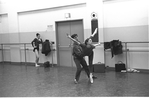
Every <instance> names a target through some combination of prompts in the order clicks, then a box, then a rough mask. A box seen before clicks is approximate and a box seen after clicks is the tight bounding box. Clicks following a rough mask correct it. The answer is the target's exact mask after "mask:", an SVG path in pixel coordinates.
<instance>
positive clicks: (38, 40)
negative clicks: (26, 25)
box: [31, 33, 42, 67]
mask: <svg viewBox="0 0 149 99" xmlns="http://www.w3.org/2000/svg"><path fill="white" fill-rule="evenodd" d="M31 43H32V46H33V48H34V49H33V52H34V53H35V57H36V59H35V67H39V66H40V65H38V62H39V47H40V44H42V39H41V38H40V34H39V33H37V34H36V38H35V39H34V40H33V41H32V42H31Z"/></svg>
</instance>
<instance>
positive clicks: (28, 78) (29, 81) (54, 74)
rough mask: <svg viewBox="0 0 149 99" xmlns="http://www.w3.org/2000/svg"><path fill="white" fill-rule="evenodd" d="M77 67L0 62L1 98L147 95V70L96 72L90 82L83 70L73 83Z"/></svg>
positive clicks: (148, 75)
mask: <svg viewBox="0 0 149 99" xmlns="http://www.w3.org/2000/svg"><path fill="white" fill-rule="evenodd" d="M75 72H76V68H73V67H60V66H56V67H51V68H44V67H39V68H37V67H34V66H25V65H11V64H0V97H113V96H114V97H117V96H120V97H140V96H141V97H142V96H143V97H148V96H149V73H141V72H140V73H116V72H115V71H106V73H95V74H94V75H95V76H97V77H98V78H97V79H95V80H94V83H93V84H90V82H89V80H88V78H87V76H86V74H85V72H84V71H82V73H81V77H80V80H79V83H78V84H74V81H73V80H74V75H75Z"/></svg>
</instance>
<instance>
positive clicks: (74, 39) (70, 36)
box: [67, 34, 80, 44]
mask: <svg viewBox="0 0 149 99" xmlns="http://www.w3.org/2000/svg"><path fill="white" fill-rule="evenodd" d="M67 37H68V38H69V39H70V40H72V41H74V42H76V43H78V44H80V42H78V41H77V40H75V39H73V38H72V37H71V36H70V35H69V34H67Z"/></svg>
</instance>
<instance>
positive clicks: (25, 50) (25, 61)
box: [24, 44, 26, 65]
mask: <svg viewBox="0 0 149 99" xmlns="http://www.w3.org/2000/svg"><path fill="white" fill-rule="evenodd" d="M24 56H25V65H26V44H24Z"/></svg>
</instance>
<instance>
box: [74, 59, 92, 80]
mask: <svg viewBox="0 0 149 99" xmlns="http://www.w3.org/2000/svg"><path fill="white" fill-rule="evenodd" d="M74 62H75V64H76V67H77V71H76V75H75V79H76V80H77V81H78V80H79V78H80V74H81V71H82V67H83V69H84V70H85V72H86V74H87V76H88V78H89V74H90V72H89V69H88V66H87V63H86V61H85V59H84V58H76V57H74Z"/></svg>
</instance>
